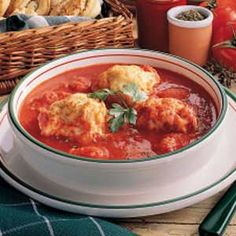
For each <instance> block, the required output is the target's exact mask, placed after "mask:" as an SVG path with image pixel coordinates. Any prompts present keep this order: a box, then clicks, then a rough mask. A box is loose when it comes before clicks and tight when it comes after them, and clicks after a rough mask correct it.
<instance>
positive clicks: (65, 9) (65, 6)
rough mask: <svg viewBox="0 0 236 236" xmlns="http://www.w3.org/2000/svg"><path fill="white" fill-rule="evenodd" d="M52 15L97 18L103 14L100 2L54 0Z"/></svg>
mask: <svg viewBox="0 0 236 236" xmlns="http://www.w3.org/2000/svg"><path fill="white" fill-rule="evenodd" d="M52 2H53V3H52V4H51V5H52V8H51V12H50V15H52V16H58V15H67V16H88V17H96V16H97V15H99V14H100V12H101V5H100V2H99V0H64V1H60V0H52Z"/></svg>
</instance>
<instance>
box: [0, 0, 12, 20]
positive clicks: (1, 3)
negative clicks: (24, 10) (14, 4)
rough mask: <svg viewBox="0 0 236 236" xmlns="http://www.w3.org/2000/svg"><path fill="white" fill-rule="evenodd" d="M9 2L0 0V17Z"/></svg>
mask: <svg viewBox="0 0 236 236" xmlns="http://www.w3.org/2000/svg"><path fill="white" fill-rule="evenodd" d="M10 2H11V1H10V0H0V16H4V14H5V12H6V11H7V8H8V7H9V5H10Z"/></svg>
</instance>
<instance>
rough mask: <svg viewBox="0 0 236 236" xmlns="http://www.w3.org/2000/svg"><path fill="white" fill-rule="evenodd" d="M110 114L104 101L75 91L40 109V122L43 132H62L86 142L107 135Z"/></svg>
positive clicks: (67, 136)
mask: <svg viewBox="0 0 236 236" xmlns="http://www.w3.org/2000/svg"><path fill="white" fill-rule="evenodd" d="M107 114H108V112H107V109H106V106H105V104H104V103H103V102H102V101H99V100H96V99H92V98H89V97H88V95H87V94H84V93H75V94H72V95H69V96H68V97H66V98H64V99H62V100H59V101H56V102H54V103H52V104H51V105H50V106H49V108H48V109H46V108H42V109H40V113H39V116H38V123H39V128H40V130H41V135H42V136H46V137H49V136H55V137H57V136H58V137H60V136H61V137H65V138H69V139H71V140H76V141H78V142H81V143H82V144H85V143H88V142H91V141H94V140H95V139H96V137H98V136H103V135H104V133H105V129H106V123H107V116H108V115H107Z"/></svg>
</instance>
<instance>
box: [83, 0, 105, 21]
mask: <svg viewBox="0 0 236 236" xmlns="http://www.w3.org/2000/svg"><path fill="white" fill-rule="evenodd" d="M100 12H101V4H100V1H99V0H87V4H86V6H85V9H84V11H83V12H82V16H88V17H94V18H95V17H96V16H98V15H99V14H100Z"/></svg>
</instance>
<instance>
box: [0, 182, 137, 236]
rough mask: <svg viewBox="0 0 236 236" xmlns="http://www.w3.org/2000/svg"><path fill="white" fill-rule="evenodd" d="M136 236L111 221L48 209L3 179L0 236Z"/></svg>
mask: <svg viewBox="0 0 236 236" xmlns="http://www.w3.org/2000/svg"><path fill="white" fill-rule="evenodd" d="M97 235H98V236H134V235H135V234H134V233H132V232H130V231H128V230H126V229H125V228H122V227H120V226H118V225H115V224H113V223H110V222H108V221H105V220H102V219H99V218H95V217H90V216H84V215H78V214H72V213H67V212H64V211H59V210H55V209H53V208H50V207H46V206H44V205H42V204H40V203H38V202H36V201H34V200H33V199H30V198H28V197H27V196H25V195H23V194H21V193H20V192H18V191H16V190H15V189H13V188H12V187H11V186H9V185H8V184H7V183H6V182H5V181H4V180H3V179H2V178H1V177H0V236H97Z"/></svg>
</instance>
